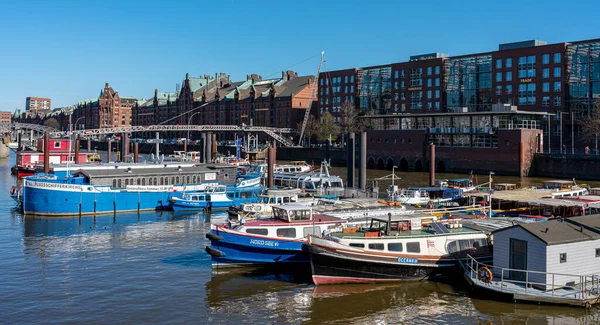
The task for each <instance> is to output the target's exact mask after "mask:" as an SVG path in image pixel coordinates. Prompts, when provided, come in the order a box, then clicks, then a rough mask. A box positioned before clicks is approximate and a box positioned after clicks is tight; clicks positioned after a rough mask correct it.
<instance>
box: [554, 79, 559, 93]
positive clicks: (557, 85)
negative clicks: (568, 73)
mask: <svg viewBox="0 0 600 325" xmlns="http://www.w3.org/2000/svg"><path fill="white" fill-rule="evenodd" d="M554 91H557V92H558V91H560V81H555V82H554Z"/></svg>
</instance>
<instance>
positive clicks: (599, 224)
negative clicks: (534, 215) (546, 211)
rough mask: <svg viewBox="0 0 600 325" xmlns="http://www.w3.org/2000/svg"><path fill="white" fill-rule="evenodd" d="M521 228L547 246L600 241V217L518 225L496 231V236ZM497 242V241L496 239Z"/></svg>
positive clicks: (592, 216)
mask: <svg viewBox="0 0 600 325" xmlns="http://www.w3.org/2000/svg"><path fill="white" fill-rule="evenodd" d="M514 227H521V228H523V229H524V230H525V231H527V232H529V233H530V234H532V235H533V236H535V237H537V238H538V239H540V240H541V241H543V242H544V243H546V244H547V245H558V244H567V243H575V242H581V241H588V240H597V239H600V215H597V214H595V215H589V216H583V217H572V218H560V219H553V220H548V221H547V222H533V223H526V224H517V225H515V226H513V227H508V228H504V229H499V230H496V231H494V232H493V233H494V236H497V235H498V234H501V233H502V232H503V231H505V230H507V229H512V228H514ZM495 240H497V239H495Z"/></svg>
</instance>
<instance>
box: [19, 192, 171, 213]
mask: <svg viewBox="0 0 600 325" xmlns="http://www.w3.org/2000/svg"><path fill="white" fill-rule="evenodd" d="M23 195H24V198H23V212H24V214H33V215H46V216H51V215H60V216H70V215H71V216H75V215H80V214H81V215H95V214H108V213H115V212H118V213H121V212H135V211H147V210H156V209H160V208H162V207H167V206H168V205H169V199H170V198H171V197H173V196H178V197H180V196H181V193H177V192H168V191H165V192H127V191H111V192H88V191H79V192H78V191H57V190H52V189H43V188H26V189H25V191H24V194H23Z"/></svg>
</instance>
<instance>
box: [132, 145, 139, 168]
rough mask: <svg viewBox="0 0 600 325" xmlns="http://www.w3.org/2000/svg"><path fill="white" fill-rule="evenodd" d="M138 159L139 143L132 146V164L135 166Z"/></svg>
mask: <svg viewBox="0 0 600 325" xmlns="http://www.w3.org/2000/svg"><path fill="white" fill-rule="evenodd" d="M138 159H139V143H137V142H136V143H134V144H133V162H134V163H136V164H137V163H138Z"/></svg>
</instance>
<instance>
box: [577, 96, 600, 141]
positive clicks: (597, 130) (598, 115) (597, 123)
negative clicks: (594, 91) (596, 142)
mask: <svg viewBox="0 0 600 325" xmlns="http://www.w3.org/2000/svg"><path fill="white" fill-rule="evenodd" d="M591 113H592V114H591V115H590V116H588V118H587V119H585V120H581V121H579V124H580V125H581V133H582V134H583V136H584V137H585V138H587V139H594V138H596V137H597V136H598V135H599V134H600V100H597V101H596V102H595V103H594V105H593V106H592V112H591Z"/></svg>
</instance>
